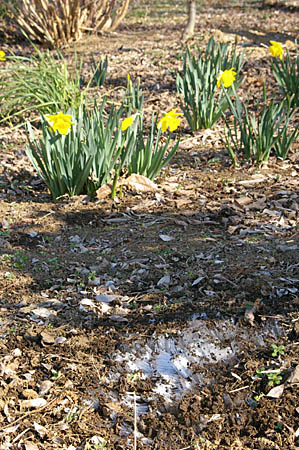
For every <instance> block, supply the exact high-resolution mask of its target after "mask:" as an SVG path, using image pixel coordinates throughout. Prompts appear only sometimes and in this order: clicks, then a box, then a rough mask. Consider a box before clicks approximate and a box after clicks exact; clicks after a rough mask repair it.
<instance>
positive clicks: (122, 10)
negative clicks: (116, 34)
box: [110, 0, 130, 31]
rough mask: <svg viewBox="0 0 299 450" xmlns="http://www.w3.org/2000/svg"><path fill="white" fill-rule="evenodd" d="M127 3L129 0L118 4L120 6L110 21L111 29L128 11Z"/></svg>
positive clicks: (114, 27)
mask: <svg viewBox="0 0 299 450" xmlns="http://www.w3.org/2000/svg"><path fill="white" fill-rule="evenodd" d="M129 3H130V0H125V1H124V2H123V4H122V5H121V6H120V8H119V9H118V11H117V13H116V14H115V16H114V19H113V21H112V25H111V27H110V30H111V31H114V30H115V29H116V28H117V27H118V25H119V24H120V22H121V21H122V20H123V18H124V17H125V15H126V13H127V11H128V8H129Z"/></svg>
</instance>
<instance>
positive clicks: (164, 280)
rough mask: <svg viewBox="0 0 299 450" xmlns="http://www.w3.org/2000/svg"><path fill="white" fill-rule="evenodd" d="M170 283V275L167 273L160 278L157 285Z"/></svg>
mask: <svg viewBox="0 0 299 450" xmlns="http://www.w3.org/2000/svg"><path fill="white" fill-rule="evenodd" d="M169 283H170V275H165V276H164V277H162V278H160V280H159V281H158V283H157V286H169Z"/></svg>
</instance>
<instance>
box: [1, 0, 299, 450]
mask: <svg viewBox="0 0 299 450" xmlns="http://www.w3.org/2000/svg"><path fill="white" fill-rule="evenodd" d="M261 3H262V2H257V1H247V2H243V1H241V2H233V1H221V2H216V1H214V2H209V3H208V2H207V3H205V4H201V5H199V7H198V9H199V10H198V23H197V28H196V34H195V37H194V39H193V40H191V41H190V42H189V45H190V46H191V47H192V48H194V47H195V46H196V43H197V42H199V43H200V45H202V46H204V45H205V43H206V42H207V41H208V39H209V37H210V36H214V37H215V39H218V40H223V41H228V42H231V43H233V42H235V41H236V42H237V44H238V46H239V48H240V49H242V48H245V49H246V52H247V63H246V65H245V67H244V74H245V75H246V77H245V80H244V83H243V85H242V87H241V88H240V89H241V93H242V95H243V97H244V98H246V97H247V96H249V98H251V99H252V100H253V102H258V101H259V100H260V99H261V98H262V90H263V89H262V85H263V81H265V82H266V83H267V89H269V91H270V92H272V93H273V94H274V93H275V95H278V96H279V92H278V89H277V86H276V85H275V82H274V79H273V76H272V75H271V73H270V62H269V54H268V48H267V47H268V44H269V41H270V40H277V41H280V42H282V43H283V44H284V45H286V46H287V47H289V48H290V51H293V49H294V40H295V39H296V38H298V9H296V5H294V2H293V3H292V2H291V3H292V5H293V6H292V5H290V6H288V5H286V4H282V2H280V4H276V3H274V2H272V3H274V4H271V5H270V6H264V7H263V8H262V7H261ZM185 21H186V14H185V6H184V3H176V4H175V5H172V7H171V8H170V7H169V6H168V2H164V3H163V2H160V3H159V4H158V3H155V2H137V1H136V2H133V4H132V8H131V11H130V13H129V15H128V17H127V18H126V20H125V21H124V23H123V24H122V25H121V26H120V27H119V29H118V30H117V32H115V33H110V34H106V35H104V36H91V37H89V38H88V40H87V41H84V42H83V43H80V44H79V45H78V48H77V50H78V52H79V54H82V55H84V56H85V58H86V59H85V61H86V64H88V61H89V58H91V56H95V57H97V56H102V57H103V56H106V55H107V56H108V59H109V71H108V76H107V83H106V85H105V87H103V88H101V89H100V92H98V91H95V95H99V94H100V95H103V93H104V92H106V91H109V92H111V91H112V89H114V88H115V87H117V86H121V85H122V86H125V85H126V77H127V73H128V72H129V73H130V74H131V77H132V79H133V80H136V79H137V77H140V79H141V85H142V87H143V89H144V91H145V107H146V110H147V112H148V113H149V114H150V113H151V111H166V110H169V109H170V108H173V107H176V106H177V102H178V99H177V97H176V90H175V72H176V71H177V70H180V69H181V66H182V63H181V59H180V57H181V54H182V50H183V49H182V47H181V43H180V35H181V31H182V27H183V24H184V23H185ZM1 29H2V32H1V38H2V40H3V41H2V43H1V45H2V47H3V49H4V50H5V48H6V47H8V46H14V47H15V48H16V49H18V51H20V52H29V51H30V50H29V47H28V45H27V44H26V43H25V42H23V41H19V42H17V41H16V40H15V41H14V42H11V35H10V34H9V28H6V29H4V27H2V28H1ZM65 53H66V55H67V57H68V58H70V59H72V57H73V52H71V51H70V50H69V51H66V52H65ZM85 67H86V66H85ZM113 95H115V97H116V98H117V96H119V95H120V94H119V90H116V91H115V94H113ZM221 130H223V123H221V122H220V123H219V124H217V125H216V126H215V127H214V128H213V129H212V130H201V131H199V132H196V133H194V134H191V133H190V131H189V130H188V128H187V123H185V122H183V124H182V127H181V129H180V130H179V133H181V136H182V138H181V143H180V147H179V151H178V152H177V154H176V155H175V157H174V159H173V160H172V161H171V163H170V165H169V167H167V168H166V169H165V170H164V171H163V172H162V173H161V174H160V176H159V177H158V179H157V180H156V185H157V189H156V191H155V192H138V191H136V190H132V189H131V190H130V189H129V188H126V187H124V188H123V190H122V193H121V195H119V196H118V197H117V199H115V200H114V201H113V200H112V199H111V198H110V197H105V198H103V199H101V200H98V199H96V200H94V199H90V198H88V197H86V196H84V195H82V196H78V197H75V198H72V199H68V198H65V199H61V200H60V201H58V202H57V203H53V202H52V199H51V196H50V195H49V192H48V191H47V189H46V187H45V185H44V184H43V183H42V182H41V180H40V179H39V178H38V176H37V175H36V174H35V173H34V171H33V169H32V168H31V166H30V164H29V161H28V160H27V158H26V156H25V152H24V148H25V142H26V136H25V132H23V131H21V130H20V129H19V130H14V131H11V130H9V129H8V127H4V126H3V127H2V128H1V130H0V133H1V134H2V137H0V148H1V168H0V199H1V203H0V357H1V360H0V374H1V378H0V448H1V449H12V450H14V449H22V450H42V449H44V450H49V449H55V450H60V449H65V450H79V449H80V450H81V449H84V450H88V449H89V450H95V449H98V448H107V449H119V450H123V449H132V448H138V449H165V450H166V449H167V450H180V449H185V450H187V449H201V450H210V449H219V450H222V449H230V450H237V449H240V450H246V449H260V450H274V449H275V450H276V449H278V450H295V449H298V448H299V439H298V438H299V431H298V430H299V428H298V416H299V405H298V341H299V339H298V337H299V316H298V301H299V291H298V289H299V286H298V279H299V276H298V275H299V264H298V249H299V243H298V164H297V163H298V151H299V148H298V143H297V144H295V145H294V146H293V149H292V150H291V153H290V158H289V159H288V160H287V161H285V162H281V161H278V160H276V159H275V158H274V157H271V158H270V160H269V163H268V164H267V165H264V166H263V167H262V168H260V169H259V170H258V169H257V168H256V167H253V166H249V165H243V166H242V167H240V168H238V169H236V168H234V167H233V166H232V164H231V160H230V159H229V156H228V153H227V152H226V151H225V149H224V145H223V142H222V139H221ZM194 318H200V320H202V321H203V322H204V323H205V325H204V327H205V329H208V330H209V329H210V330H211V336H210V343H212V344H213V343H217V345H218V344H219V346H220V347H223V348H229V349H230V355H229V357H227V358H224V359H222V360H220V361H219V360H217V361H216V359H217V358H216V357H215V361H212V360H211V359H209V358H202V359H198V360H196V363H195V362H194V361H192V363H191V362H190V370H191V369H192V377H193V378H192V380H191V378H190V379H189V378H188V377H186V379H185V381H184V383H187V382H189V381H192V382H193V381H194V379H195V378H196V377H197V378H196V379H198V382H197V384H196V383H195V384H194V383H193V385H192V389H189V390H188V389H187V388H186V389H185V390H183V391H182V392H180V393H179V394H177V395H175V394H174V393H172V394H171V396H170V397H171V398H170V399H169V397H167V395H166V393H165V394H163V392H162V391H159V390H158V386H160V384H161V380H164V382H165V383H166V384H167V380H170V378H167V376H166V375H167V370H166V369H167V368H166V369H165V373H166V375H165V373H164V374H163V373H162V371H161V370H159V366H158V367H157V368H156V370H155V372H153V373H152V375H151V376H145V374H144V373H143V371H142V369H140V370H133V369H130V363H131V364H132V363H133V362H134V361H135V359H136V358H137V356H138V355H139V354H141V353H142V349H143V347H144V346H146V345H147V344H148V343H149V342H158V341H159V339H161V338H162V337H163V339H164V338H165V339H166V338H167V339H170V338H171V339H174V342H177V343H178V342H179V341H180V337H182V336H185V334H184V333H186V331H187V330H188V329H192V328H191V324H192V320H194ZM227 321H229V322H230V323H231V326H232V330H233V331H234V333H235V334H236V335H237V336H236V337H234V338H229V337H226V338H225V339H224V338H223V339H222V338H220V340H219V339H218V338H217V337H216V334H215V332H214V331H213V330H215V327H220V329H221V327H222V324H223V323H228V322H227ZM269 330H270V331H269ZM273 330H275V332H274V331H273ZM239 331H240V336H241V334H242V336H243V337H242V339H241V337H240V339H241V341H240V344H238V345H239V346H238V348H235V347H233V345H232V342H231V341H232V340H234V342H235V341H236V339H237V337H238V334H239ZM213 333H214V334H213ZM244 336H245V337H244ZM257 336H260V337H262V343H260V344H258V343H257ZM199 337H200V329H199V330H196V333H195V332H194V340H195V339H199ZM191 340H192V339H191ZM159 342H160V341H159ZM165 342H168V341H165ZM180 342H181V341H180ZM151 345H153V349H154V350H153V353H152V357H154V354H155V352H158V350H157V349H158V347H155V345H154V344H151ZM157 345H158V344H157ZM165 345H166V344H165ZM180 345H181V344H180ZM215 345H216V344H215ZM273 345H274V346H277V348H278V349H279V350H278V353H277V354H275V351H274V348H275V347H273ZM177 346H178V344H177ZM220 347H219V348H220ZM177 348H178V347H177ZM180 348H181V347H180ZM167 351H168V350H167V348H166V347H165V352H167ZM174 351H175V350H174ZM182 351H183V350H182ZM121 355H131V356H129V360H127V361H126V360H125V359H123V360H122V358H121ZM130 358H131V361H130ZM120 361H121V362H120ZM170 363H171V361H170ZM260 372H262V373H260ZM271 374H272V375H273V374H276V375H278V376H279V378H278V379H277V378H276V379H275V377H274V382H273V383H272V385H271ZM269 375H270V376H269ZM182 378H183V377H182ZM165 380H166V381H165ZM275 380H276V381H275ZM272 381H273V378H272ZM168 383H170V381H168ZM273 388H276V390H274V391H273ZM165 392H167V389H166V391H165ZM170 392H173V391H171V389H170ZM141 406H142V407H144V410H143V412H142V410H141V409H142V408H141ZM140 408H141V409H140ZM105 442H106V444H105Z"/></svg>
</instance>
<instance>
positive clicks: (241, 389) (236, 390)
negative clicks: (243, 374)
mask: <svg viewBox="0 0 299 450" xmlns="http://www.w3.org/2000/svg"><path fill="white" fill-rule="evenodd" d="M247 388H249V385H248V386H243V387H240V388H238V389H233V390H232V391H228V393H229V394H232V393H233V392H238V391H243V389H247Z"/></svg>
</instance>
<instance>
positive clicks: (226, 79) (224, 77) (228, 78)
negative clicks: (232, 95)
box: [217, 67, 237, 88]
mask: <svg viewBox="0 0 299 450" xmlns="http://www.w3.org/2000/svg"><path fill="white" fill-rule="evenodd" d="M234 69H235V68H234V67H232V68H231V69H228V70H224V71H223V72H221V74H220V75H219V77H218V78H217V87H218V88H220V86H221V83H223V85H224V87H225V88H228V87H230V86H231V85H232V84H233V82H234V81H235V79H236V73H237V72H235V70H234Z"/></svg>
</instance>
